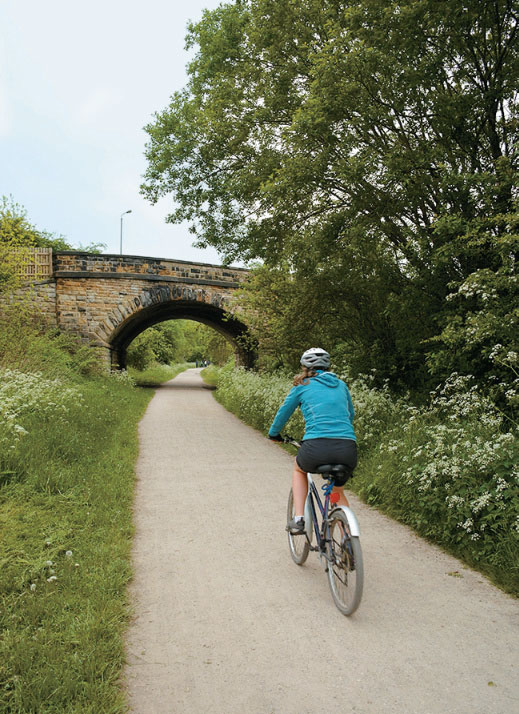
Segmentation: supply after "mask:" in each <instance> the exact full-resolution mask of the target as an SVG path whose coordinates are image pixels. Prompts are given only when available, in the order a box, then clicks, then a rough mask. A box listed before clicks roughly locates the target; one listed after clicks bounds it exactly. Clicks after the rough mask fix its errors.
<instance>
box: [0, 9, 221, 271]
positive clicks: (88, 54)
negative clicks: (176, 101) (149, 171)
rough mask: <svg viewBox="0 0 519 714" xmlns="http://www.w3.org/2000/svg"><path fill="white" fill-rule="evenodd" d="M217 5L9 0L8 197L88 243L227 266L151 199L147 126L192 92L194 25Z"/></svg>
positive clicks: (2, 52)
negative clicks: (146, 176) (189, 43)
mask: <svg viewBox="0 0 519 714" xmlns="http://www.w3.org/2000/svg"><path fill="white" fill-rule="evenodd" d="M219 4H220V2H219V1H217V0H189V2H180V1H179V0H169V1H168V0H146V1H144V0H89V2H83V3H79V2H77V1H76V2H75V1H74V0H45V1H42V0H0V194H3V195H12V196H13V198H14V199H15V201H17V202H18V203H20V204H22V205H23V206H24V207H25V208H26V209H27V212H28V217H29V219H30V221H31V222H32V223H33V224H35V225H36V227H37V228H40V229H45V230H48V231H51V232H55V233H58V234H63V235H64V236H65V237H66V238H67V240H68V241H69V242H70V243H72V244H74V245H75V246H78V245H79V244H80V243H81V244H83V245H86V244H88V243H91V242H101V243H105V244H106V246H107V247H106V249H105V250H104V252H107V253H118V252H119V226H120V215H121V213H122V212H123V211H126V210H128V209H131V210H132V213H131V214H129V215H126V216H124V224H123V252H124V253H127V254H133V255H147V256H156V257H168V258H177V259H181V260H197V261H201V262H206V263H217V262H220V260H219V257H218V254H217V253H216V251H215V250H213V249H208V250H200V249H195V248H193V247H192V246H191V243H192V242H193V236H192V235H190V234H189V233H188V231H187V227H186V226H185V225H182V226H177V225H171V224H166V223H165V221H164V217H165V215H166V214H167V213H168V204H169V205H171V204H170V200H171V199H168V200H164V201H162V202H160V203H159V204H157V205H156V206H151V205H150V204H149V203H148V202H147V201H145V200H144V198H143V197H142V196H141V195H140V194H139V185H140V183H141V181H142V174H143V172H144V170H145V168H146V161H145V159H144V154H143V152H144V145H145V143H146V137H147V134H145V132H144V131H143V127H144V125H145V124H147V123H148V122H149V121H150V119H151V118H152V114H153V112H155V111H159V110H162V109H163V108H164V107H165V106H166V105H167V104H168V101H169V98H170V96H171V94H172V93H173V92H174V91H175V90H177V89H180V88H181V87H183V86H184V85H185V83H186V80H187V77H186V73H185V66H186V63H187V61H188V59H189V56H188V54H187V53H186V51H185V49H184V38H185V35H186V26H187V23H188V21H189V20H198V19H199V18H200V17H201V15H202V10H203V9H204V8H208V9H212V8H215V7H217V6H218V5H219Z"/></svg>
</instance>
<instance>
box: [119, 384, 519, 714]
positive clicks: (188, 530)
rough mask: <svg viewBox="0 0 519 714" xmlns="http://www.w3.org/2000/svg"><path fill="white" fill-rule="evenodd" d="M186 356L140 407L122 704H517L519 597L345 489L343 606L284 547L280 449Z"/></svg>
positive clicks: (297, 710) (210, 713)
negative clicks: (348, 597) (349, 585)
mask: <svg viewBox="0 0 519 714" xmlns="http://www.w3.org/2000/svg"><path fill="white" fill-rule="evenodd" d="M198 373H199V370H189V371H187V372H184V373H182V374H181V375H179V376H178V377H176V378H175V379H174V380H172V381H171V382H168V383H167V384H165V385H163V386H162V387H161V388H160V389H158V390H157V393H156V395H155V397H154V398H153V400H152V401H151V402H150V405H149V407H148V410H147V412H146V414H145V416H144V418H143V420H142V422H141V424H140V445H141V450H140V457H139V461H138V485H137V494H136V503H135V523H136V528H137V534H136V539H135V546H134V564H135V579H134V581H133V583H132V587H131V595H132V597H133V600H134V605H135V612H136V617H135V620H134V622H133V623H132V625H131V627H130V630H129V633H128V638H127V651H128V665H127V668H126V673H125V679H126V684H127V688H128V694H129V701H130V706H131V711H132V712H133V713H134V714H235V713H236V714H238V713H239V714H317V713H318V712H321V711H323V712H325V711H330V712H335V711H336V712H342V713H350V712H352V713H355V714H385V713H386V712H388V713H389V712H391V713H393V712H394V713H395V714H396V713H397V712H398V713H399V714H402V713H404V714H407V713H412V714H415V713H416V714H517V712H519V677H518V664H519V655H518V641H519V638H518V634H519V603H518V601H517V600H514V599H512V598H509V597H508V596H506V595H504V594H503V593H502V592H501V591H499V590H497V589H496V588H494V587H493V586H492V585H490V584H489V583H488V582H487V581H486V580H485V579H484V578H483V577H482V576H480V575H478V574H477V573H474V572H472V571H470V570H468V569H465V568H464V567H463V565H462V564H461V563H460V562H459V561H457V560H455V559H454V558H451V557H450V556H448V555H445V554H444V553H442V552H441V551H440V550H439V549H437V548H435V547H433V546H430V545H429V544H427V543H425V542H424V541H423V540H421V539H419V538H418V537H416V536H415V535H413V534H412V533H411V532H410V531H409V530H408V529H407V528H405V527H403V526H401V525H399V524H397V523H395V522H394V521H392V520H390V519H388V518H385V517H384V516H382V515H380V514H379V513H377V512H376V511H374V510H371V509H369V508H368V507H366V506H364V505H362V504H361V503H360V502H358V501H357V500H355V499H352V505H353V507H354V509H355V512H356V514H357V516H358V518H359V522H360V526H361V532H362V547H363V552H364V561H365V571H366V573H365V588H364V598H363V601H362V603H361V606H360V608H359V610H358V611H357V612H356V613H355V615H353V616H352V617H350V618H346V617H344V616H343V615H341V614H340V613H339V611H338V610H337V609H336V608H335V606H334V604H333V601H332V598H331V594H330V592H329V587H328V580H327V577H326V575H325V573H324V570H323V569H322V567H321V565H320V564H319V562H318V559H317V558H316V557H315V555H314V554H312V553H311V554H310V556H309V559H308V561H307V563H306V565H304V566H303V567H302V568H300V567H298V566H296V565H295V564H294V563H293V562H292V560H291V559H290V555H289V552H288V545H287V539H286V534H285V531H284V526H285V517H286V516H285V510H286V498H287V494H288V490H289V488H290V472H291V458H290V457H289V456H288V455H287V454H286V453H285V452H284V451H283V450H282V449H281V448H280V447H279V446H277V445H276V444H274V443H271V442H268V441H267V440H266V439H265V438H264V437H263V436H262V435H261V434H259V433H258V432H256V431H254V430H253V429H251V428H249V427H247V426H245V425H244V424H242V423H241V422H240V421H239V420H238V419H237V418H236V417H234V416H233V415H232V414H230V413H228V412H227V411H226V410H225V409H223V407H221V406H220V405H219V404H218V403H217V402H216V401H215V400H214V399H213V396H212V394H211V392H210V390H208V389H204V388H203V387H202V382H201V379H200V377H199V374H198Z"/></svg>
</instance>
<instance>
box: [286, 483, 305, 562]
mask: <svg viewBox="0 0 519 714" xmlns="http://www.w3.org/2000/svg"><path fill="white" fill-rule="evenodd" d="M294 515H295V511H294V496H293V493H292V489H290V493H289V495H288V507H287V524H288V523H289V522H290V521H291V520H292V518H293V517H294ZM288 547H289V548H290V555H291V556H292V560H293V561H294V563H297V564H298V565H303V563H304V562H305V560H306V559H307V558H308V553H309V551H310V544H309V543H308V540H307V538H306V535H305V534H304V533H303V534H301V535H292V533H290V531H288Z"/></svg>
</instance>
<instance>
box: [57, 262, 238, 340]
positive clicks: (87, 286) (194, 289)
mask: <svg viewBox="0 0 519 714" xmlns="http://www.w3.org/2000/svg"><path fill="white" fill-rule="evenodd" d="M56 284H57V291H56V315H57V323H58V325H59V327H60V328H61V329H63V330H67V331H71V332H75V333H76V334H77V335H79V336H80V337H82V338H84V339H85V340H91V341H94V342H95V343H96V344H98V345H100V346H101V345H102V346H106V347H108V346H109V345H110V343H111V341H112V339H111V337H112V335H113V333H114V331H115V330H118V329H120V328H121V326H123V324H124V323H125V322H126V321H127V320H128V319H130V318H131V317H134V316H135V315H136V314H137V313H139V312H140V311H141V310H143V309H144V308H148V307H150V306H153V305H157V304H160V303H163V304H169V303H178V302H183V303H190V304H193V303H199V304H202V303H205V304H208V305H211V306H214V307H218V308H221V309H224V306H225V305H226V304H227V303H228V301H229V299H230V297H231V294H232V292H231V291H230V290H228V291H226V290H224V289H222V288H220V287H217V286H209V285H195V284H191V285H189V286H188V285H182V284H175V283H171V282H162V283H161V282H152V283H150V282H149V280H146V279H141V280H139V279H136V278H131V279H130V278H127V279H121V280H111V279H110V278H105V277H101V276H99V277H90V278H72V277H70V278H60V277H58V278H56Z"/></svg>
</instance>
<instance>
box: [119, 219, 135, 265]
mask: <svg viewBox="0 0 519 714" xmlns="http://www.w3.org/2000/svg"><path fill="white" fill-rule="evenodd" d="M131 212H132V210H131V208H130V210H129V211H125V212H124V213H121V238H120V243H119V254H120V255H122V254H123V216H125V215H126V214H127V213H131Z"/></svg>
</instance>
